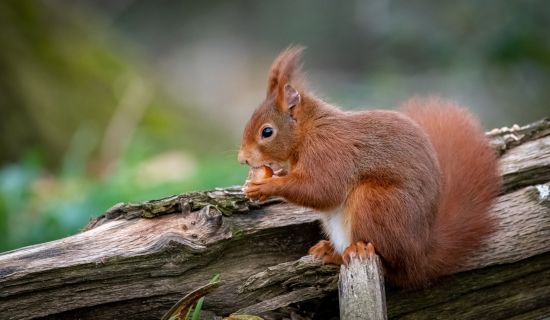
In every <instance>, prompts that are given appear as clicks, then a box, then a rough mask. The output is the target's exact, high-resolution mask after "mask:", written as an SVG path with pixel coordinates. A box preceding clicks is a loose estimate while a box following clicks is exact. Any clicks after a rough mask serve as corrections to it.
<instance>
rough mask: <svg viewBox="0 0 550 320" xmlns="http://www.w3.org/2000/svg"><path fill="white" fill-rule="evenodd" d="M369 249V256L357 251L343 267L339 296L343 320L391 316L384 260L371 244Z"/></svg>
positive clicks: (377, 319)
mask: <svg viewBox="0 0 550 320" xmlns="http://www.w3.org/2000/svg"><path fill="white" fill-rule="evenodd" d="M367 250H368V252H367V257H366V259H362V258H360V257H358V256H356V255H355V254H353V255H352V257H351V261H350V263H349V265H347V266H345V265H342V266H341V267H340V278H339V281H338V293H339V299H338V300H339V302H340V303H339V304H340V319H342V320H363V319H364V320H385V319H387V315H386V290H385V287H384V274H383V271H382V263H381V262H380V258H379V257H378V255H377V254H375V253H374V248H373V247H372V245H371V244H369V247H368V249H367Z"/></svg>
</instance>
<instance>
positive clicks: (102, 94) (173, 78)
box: [0, 0, 550, 251]
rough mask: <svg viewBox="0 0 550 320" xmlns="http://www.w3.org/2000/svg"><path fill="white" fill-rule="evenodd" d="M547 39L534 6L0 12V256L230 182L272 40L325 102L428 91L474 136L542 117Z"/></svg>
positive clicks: (96, 7)
mask: <svg viewBox="0 0 550 320" xmlns="http://www.w3.org/2000/svg"><path fill="white" fill-rule="evenodd" d="M548 30H550V6H549V5H548V3H547V2H546V1H544V0H539V1H536V0H532V1H529V0H527V1H508V2H504V1H475V0H469V1H428V0H426V1H419V0H415V1H390V0H372V1H360V0H357V1H346V2H337V1H324V0H321V1H319V0H304V1H290V0H280V1H145V0H135V1H132V0H122V1H111V0H101V1H99V0H88V1H85V0H78V1H74V0H73V1H69V0H64V1H63V0H48V1H46V0H44V1H38V0H37V1H18V0H4V1H1V2H0V251H5V250H10V249H13V248H17V247H20V246H24V245H29V244H33V243H38V242H43V241H47V240H52V239H57V238H60V237H64V236H68V235H70V234H73V233H75V232H77V231H78V230H79V229H80V228H81V227H83V226H84V225H85V224H86V222H87V221H89V219H90V218H91V217H94V216H96V215H99V214H101V213H102V212H103V211H104V210H106V209H107V208H109V207H110V206H112V205H114V204H115V203H117V202H137V201H144V200H149V199H154V198H160V197H165V196H169V195H172V194H177V193H182V192H186V191H191V190H199V189H208V188H214V187H216V186H229V185H236V184H241V183H242V181H243V180H244V178H245V175H246V168H244V167H241V166H240V165H239V164H238V163H237V161H236V151H237V148H238V144H239V139H240V134H241V130H242V128H243V126H244V124H245V122H246V120H247V119H248V116H249V115H250V113H251V112H252V110H253V109H254V108H255V106H256V105H257V104H258V103H259V102H260V101H261V100H262V98H263V97H264V92H265V83H266V72H267V69H268V68H269V65H270V63H271V61H272V59H273V58H274V57H275V56H276V55H277V54H278V53H279V52H280V51H281V50H282V49H284V48H285V47H287V46H288V45H289V44H302V45H305V46H306V47H307V48H308V49H307V51H306V52H305V57H304V58H305V59H304V62H305V63H304V68H305V70H306V72H307V77H308V79H309V84H310V87H311V88H312V89H313V90H314V91H316V92H318V93H319V94H320V95H321V96H322V97H324V98H325V99H327V100H328V101H330V102H332V103H334V104H337V105H341V106H342V107H343V108H348V109H352V108H393V107H394V106H396V105H399V103H400V102H402V101H403V100H405V99H406V98H407V97H409V96H411V95H426V94H438V95H442V96H444V97H448V98H451V99H454V100H456V101H458V102H460V103H462V104H464V105H467V106H469V107H470V108H471V109H472V110H473V111H474V112H475V113H476V114H478V115H479V117H480V118H481V120H482V122H483V124H484V126H485V128H486V129H490V128H493V127H500V126H504V125H508V126H510V125H512V124H514V123H518V124H525V123H527V122H530V121H534V120H537V119H539V118H542V117H544V116H548V115H549V110H550V108H549V104H548V101H550V72H549V71H550V34H549V31H548Z"/></svg>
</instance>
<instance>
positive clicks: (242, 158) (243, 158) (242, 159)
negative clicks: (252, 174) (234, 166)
mask: <svg viewBox="0 0 550 320" xmlns="http://www.w3.org/2000/svg"><path fill="white" fill-rule="evenodd" d="M238 159H239V162H240V163H241V164H248V160H247V159H246V158H245V156H244V153H243V152H242V151H239V156H238Z"/></svg>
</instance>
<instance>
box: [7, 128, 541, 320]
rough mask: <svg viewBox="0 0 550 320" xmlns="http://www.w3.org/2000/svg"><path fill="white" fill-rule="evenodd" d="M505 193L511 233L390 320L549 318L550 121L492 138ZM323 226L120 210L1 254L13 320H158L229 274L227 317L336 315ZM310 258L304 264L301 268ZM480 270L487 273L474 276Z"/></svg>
mask: <svg viewBox="0 0 550 320" xmlns="http://www.w3.org/2000/svg"><path fill="white" fill-rule="evenodd" d="M488 135H489V137H490V138H491V141H492V143H493V145H494V146H495V148H496V149H497V150H499V153H500V154H501V155H502V156H501V160H500V165H501V170H502V175H503V179H504V183H505V188H504V193H503V194H502V195H501V196H500V197H499V198H498V200H497V203H496V204H495V206H494V209H493V214H494V216H495V217H496V218H497V219H498V221H499V228H498V231H497V232H496V233H494V234H493V235H492V236H491V237H490V238H489V239H488V240H487V242H486V244H485V246H484V247H483V249H481V250H478V251H477V252H475V253H474V254H473V255H472V256H471V257H470V259H469V260H468V262H467V263H466V264H464V265H463V266H462V267H461V269H460V270H461V271H467V270H473V271H467V272H461V273H458V274H456V275H453V276H450V277H447V278H445V279H443V280H441V281H440V282H438V283H437V284H435V285H433V286H432V287H430V288H428V289H425V290H420V291H404V290H396V289H391V288H389V289H388V292H387V307H388V317H389V318H397V317H399V318H405V319H406V318H435V317H443V318H446V317H452V318H454V319H459V318H460V319H477V318H485V317H487V316H489V315H490V316H491V318H492V319H501V318H503V319H504V318H505V319H527V318H533V317H537V316H540V315H544V314H546V315H547V314H550V306H549V305H548V301H550V253H547V252H548V251H549V250H550V246H549V245H548V243H550V242H549V241H550V196H549V189H550V184H549V183H548V182H549V181H550V121H549V120H542V121H539V122H537V123H534V124H532V125H529V126H525V127H522V128H512V129H507V128H504V129H501V130H493V131H492V132H491V133H489V134H488ZM320 238H321V234H320V231H319V216H318V215H317V214H316V213H315V212H313V211H311V210H309V209H304V208H300V207H297V206H294V205H290V204H287V203H283V202H281V201H278V200H271V201H269V202H267V203H263V204H256V203H251V202H249V201H247V200H246V199H245V198H244V197H243V195H242V194H241V193H240V191H239V190H238V189H224V190H216V191H212V192H201V193H190V194H184V195H179V196H173V197H169V198H165V199H161V200H154V201H149V202H146V203H143V204H119V205H116V206H115V207H113V208H111V209H110V210H108V211H107V212H106V213H105V214H104V215H102V216H101V217H99V218H97V219H95V220H94V221H92V222H91V223H90V224H89V225H88V227H87V228H86V230H85V231H84V232H82V233H79V234H76V235H73V236H70V237H67V238H64V239H60V240H56V241H52V242H48V243H43V244H39V245H34V246H29V247H25V248H21V249H18V250H14V251H10V252H6V253H4V254H2V255H0V318H1V319H29V318H45V319H76V318H79V319H103V318H109V319H111V318H131V319H159V318H160V317H161V316H162V315H163V314H164V313H165V312H166V311H167V310H168V309H170V307H171V306H172V305H173V304H174V303H176V302H177V301H178V300H179V299H180V298H181V297H183V296H184V295H186V294H187V293H189V292H190V291H193V290H194V289H196V288H199V287H201V286H203V285H205V284H207V283H208V281H209V280H210V279H211V278H212V277H213V276H214V275H215V274H217V273H220V274H221V279H222V281H223V283H222V284H221V285H220V287H219V288H218V289H217V290H216V291H214V292H213V293H211V294H209V295H208V296H207V298H206V300H205V303H204V309H207V310H209V311H211V312H213V313H215V314H217V315H225V314H229V313H232V312H236V311H239V312H247V313H252V314H263V315H266V316H272V317H280V316H287V317H288V315H289V314H291V313H293V312H296V311H297V310H314V311H313V312H317V314H318V315H319V314H321V315H323V318H329V316H330V315H334V316H337V315H338V302H337V300H336V298H335V297H336V290H337V280H338V270H339V269H338V267H335V266H331V265H325V266H323V265H321V264H320V263H319V262H318V261H314V260H313V259H312V258H311V257H309V256H306V257H303V258H300V257H302V256H303V255H304V254H305V253H306V252H307V249H308V247H309V246H311V245H313V244H314V243H315V242H316V241H318V240H319V239H320ZM296 259H298V260H296ZM474 269H477V270H474Z"/></svg>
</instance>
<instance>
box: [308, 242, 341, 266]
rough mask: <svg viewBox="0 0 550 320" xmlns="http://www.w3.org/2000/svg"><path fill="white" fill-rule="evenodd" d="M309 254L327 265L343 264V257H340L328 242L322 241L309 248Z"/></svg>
mask: <svg viewBox="0 0 550 320" xmlns="http://www.w3.org/2000/svg"><path fill="white" fill-rule="evenodd" d="M308 253H309V254H310V255H312V256H314V257H315V258H317V259H319V260H321V261H323V263H325V264H336V265H340V264H342V256H341V255H339V254H338V253H337V252H336V251H335V250H334V247H333V246H332V243H330V241H328V240H321V241H319V242H317V244H316V245H314V246H313V247H311V248H309V251H308Z"/></svg>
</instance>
